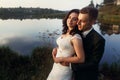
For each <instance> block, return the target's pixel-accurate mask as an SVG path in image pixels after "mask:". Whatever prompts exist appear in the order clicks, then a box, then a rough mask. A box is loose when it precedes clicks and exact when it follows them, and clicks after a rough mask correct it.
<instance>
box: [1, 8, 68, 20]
mask: <svg viewBox="0 0 120 80" xmlns="http://www.w3.org/2000/svg"><path fill="white" fill-rule="evenodd" d="M66 12H67V11H60V10H54V9H48V8H22V7H19V8H0V18H1V19H12V18H13V19H25V18H30V19H33V18H38V19H39V18H63V17H64V15H65V14H66Z"/></svg>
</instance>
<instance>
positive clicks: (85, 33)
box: [82, 28, 93, 37]
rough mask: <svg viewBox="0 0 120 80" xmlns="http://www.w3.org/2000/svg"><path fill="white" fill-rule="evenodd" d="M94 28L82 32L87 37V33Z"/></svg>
mask: <svg viewBox="0 0 120 80" xmlns="http://www.w3.org/2000/svg"><path fill="white" fill-rule="evenodd" d="M92 29H93V28H91V29H89V30H87V31H84V32H83V33H82V34H83V36H84V37H86V36H87V34H88V33H89V32H90V31H91V30H92Z"/></svg>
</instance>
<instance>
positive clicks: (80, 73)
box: [72, 29, 105, 80]
mask: <svg viewBox="0 0 120 80" xmlns="http://www.w3.org/2000/svg"><path fill="white" fill-rule="evenodd" d="M83 46H84V51H85V63H77V64H76V63H75V64H72V70H73V74H74V77H75V80H98V65H99V62H100V60H101V58H102V55H103V53H104V46H105V39H104V38H103V37H102V36H101V35H100V34H99V33H97V32H96V31H95V30H94V29H93V30H91V31H90V33H89V34H88V35H87V36H86V38H83Z"/></svg>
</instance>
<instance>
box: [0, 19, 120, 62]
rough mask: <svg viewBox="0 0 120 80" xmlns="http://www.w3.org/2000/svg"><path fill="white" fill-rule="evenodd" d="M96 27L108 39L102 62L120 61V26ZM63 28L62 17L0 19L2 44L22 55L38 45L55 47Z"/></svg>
mask: <svg viewBox="0 0 120 80" xmlns="http://www.w3.org/2000/svg"><path fill="white" fill-rule="evenodd" d="M99 25H101V27H100V26H99ZM94 29H95V30H96V31H97V32H99V33H100V34H101V35H102V36H103V37H104V38H105V39H106V44H105V52H104V55H103V58H102V60H101V63H102V62H109V63H112V62H114V61H119V62H120V43H119V42H120V26H119V25H115V24H110V25H109V24H95V25H94ZM61 30H62V20H61V19H25V20H19V19H8V20H1V19H0V45H1V46H2V45H7V46H9V47H10V48H11V49H12V50H14V51H16V52H18V53H20V54H22V55H29V54H31V51H32V50H33V49H34V48H35V47H38V46H51V47H55V46H56V43H55V40H56V38H57V37H58V36H59V35H60V34H61Z"/></svg>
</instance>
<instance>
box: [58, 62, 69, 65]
mask: <svg viewBox="0 0 120 80" xmlns="http://www.w3.org/2000/svg"><path fill="white" fill-rule="evenodd" d="M60 64H61V65H63V66H69V63H67V62H60Z"/></svg>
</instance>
